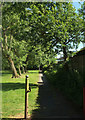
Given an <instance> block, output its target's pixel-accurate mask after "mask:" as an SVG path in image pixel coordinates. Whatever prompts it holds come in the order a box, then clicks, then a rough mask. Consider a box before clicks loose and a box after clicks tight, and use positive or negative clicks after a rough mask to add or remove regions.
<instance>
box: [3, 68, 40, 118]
mask: <svg viewBox="0 0 85 120" xmlns="http://www.w3.org/2000/svg"><path fill="white" fill-rule="evenodd" d="M27 74H28V75H29V83H30V87H31V92H29V100H28V101H29V108H28V109H29V112H28V114H29V116H30V115H31V114H32V110H34V109H36V108H37V107H38V106H39V105H38V104H37V103H36V99H37V97H38V86H37V82H38V80H39V71H38V70H34V71H33V70H29V73H27ZM27 74H24V75H22V76H21V77H20V78H11V76H12V74H11V72H10V71H2V118H23V117H24V108H25V76H26V75H27Z"/></svg>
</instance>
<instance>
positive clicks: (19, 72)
mask: <svg viewBox="0 0 85 120" xmlns="http://www.w3.org/2000/svg"><path fill="white" fill-rule="evenodd" d="M18 69H19V75H20V76H21V69H20V65H19V67H18Z"/></svg>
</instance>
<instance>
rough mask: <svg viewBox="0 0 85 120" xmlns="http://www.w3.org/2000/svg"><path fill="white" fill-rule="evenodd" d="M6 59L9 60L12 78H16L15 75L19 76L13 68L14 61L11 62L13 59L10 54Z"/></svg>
mask: <svg viewBox="0 0 85 120" xmlns="http://www.w3.org/2000/svg"><path fill="white" fill-rule="evenodd" d="M8 60H9V62H10V65H11V69H12V72H13V76H12V78H13V77H15V78H16V77H19V76H18V74H17V70H16V68H15V66H14V62H13V60H12V59H11V57H10V56H8Z"/></svg>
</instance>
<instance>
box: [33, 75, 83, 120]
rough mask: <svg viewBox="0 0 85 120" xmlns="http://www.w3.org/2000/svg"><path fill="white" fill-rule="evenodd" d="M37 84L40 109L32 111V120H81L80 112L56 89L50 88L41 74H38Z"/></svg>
mask: <svg viewBox="0 0 85 120" xmlns="http://www.w3.org/2000/svg"><path fill="white" fill-rule="evenodd" d="M38 84H39V93H38V98H37V103H38V104H39V105H40V108H39V109H36V110H34V111H33V117H32V119H33V118H34V120H35V119H40V118H43V119H54V118H55V119H57V120H58V119H62V120H71V119H72V120H73V119H76V120H82V118H83V114H82V112H81V111H80V110H79V109H77V107H75V105H73V103H72V102H71V101H69V100H67V98H66V97H65V96H63V95H62V94H61V93H60V92H59V91H58V90H57V89H56V90H55V89H54V88H53V87H52V86H50V84H49V83H48V82H47V80H46V79H45V76H43V74H42V73H40V76H39V81H38Z"/></svg>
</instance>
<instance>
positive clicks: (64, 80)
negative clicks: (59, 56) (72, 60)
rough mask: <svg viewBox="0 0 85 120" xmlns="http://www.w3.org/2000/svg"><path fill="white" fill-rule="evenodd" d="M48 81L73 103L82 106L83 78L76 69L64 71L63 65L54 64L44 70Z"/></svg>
mask: <svg viewBox="0 0 85 120" xmlns="http://www.w3.org/2000/svg"><path fill="white" fill-rule="evenodd" d="M44 73H45V75H46V77H47V79H48V81H49V82H50V83H51V84H52V85H53V86H54V87H56V88H58V89H59V90H60V91H61V92H62V93H63V94H65V95H66V96H67V97H68V98H69V99H71V100H72V101H73V102H74V103H75V104H77V105H78V106H80V107H81V108H82V106H83V78H82V75H81V74H80V73H79V72H78V71H75V70H73V71H71V70H70V71H66V70H65V68H64V66H63V65H62V66H60V65H56V67H55V68H54V69H52V70H49V69H48V70H47V71H45V72H44Z"/></svg>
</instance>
